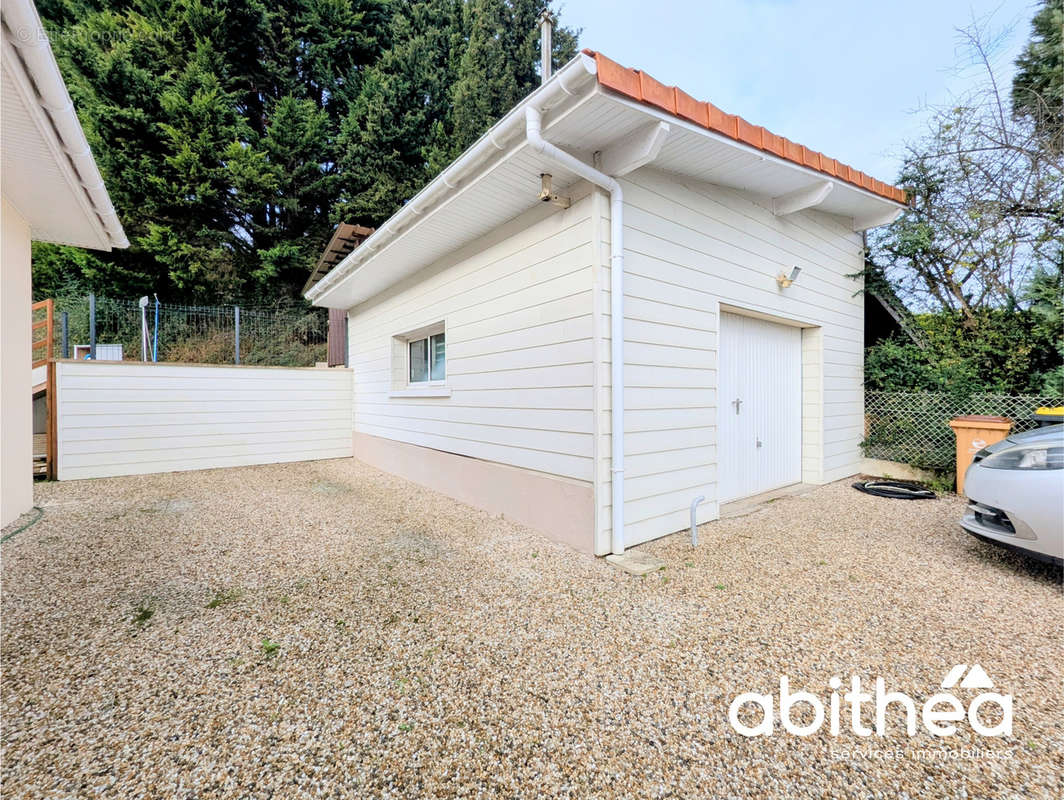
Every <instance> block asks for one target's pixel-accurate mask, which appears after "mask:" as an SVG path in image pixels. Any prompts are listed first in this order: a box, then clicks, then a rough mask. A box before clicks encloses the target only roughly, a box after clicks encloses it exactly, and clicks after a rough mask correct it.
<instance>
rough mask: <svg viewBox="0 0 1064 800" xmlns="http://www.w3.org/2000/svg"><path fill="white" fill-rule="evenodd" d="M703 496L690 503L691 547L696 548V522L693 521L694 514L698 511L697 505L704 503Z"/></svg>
mask: <svg viewBox="0 0 1064 800" xmlns="http://www.w3.org/2000/svg"><path fill="white" fill-rule="evenodd" d="M705 499H706V497H705V495H701V494H700V495H699V496H698V497H696V498H695V499H694V500H692V501H691V547H698V522H697V520H696V519H695V512H696V510H697V509H698V504H699V503H702V502H704V501H705Z"/></svg>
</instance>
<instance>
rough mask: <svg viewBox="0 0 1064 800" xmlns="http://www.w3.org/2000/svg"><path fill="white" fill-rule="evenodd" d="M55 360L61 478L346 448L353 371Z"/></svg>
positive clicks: (340, 452)
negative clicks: (56, 361)
mask: <svg viewBox="0 0 1064 800" xmlns="http://www.w3.org/2000/svg"><path fill="white" fill-rule="evenodd" d="M56 367H57V373H56V384H57V388H58V394H57V397H58V426H57V427H58V462H59V473H58V477H59V479H60V480H69V479H74V478H98V477H105V476H112V475H136V474H141V473H149V472H170V471H177V470H188V469H207V468H211V467H234V466H243V465H247V464H269V463H275V462H281V461H308V460H312V459H322V458H341V457H345V456H350V455H351V450H352V441H351V400H352V386H351V372H350V370H346V369H328V370H326V369H282V368H261V367H236V366H233V367H213V366H200V365H184V364H144V363H138V362H125V363H105V362H87V361H61V362H58V363H57V365H56Z"/></svg>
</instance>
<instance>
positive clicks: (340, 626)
mask: <svg viewBox="0 0 1064 800" xmlns="http://www.w3.org/2000/svg"><path fill="white" fill-rule="evenodd" d="M346 627H347V623H346V622H344V621H343V620H342V619H338V620H336V629H337V630H338V631H342V630H343V629H344V628H346Z"/></svg>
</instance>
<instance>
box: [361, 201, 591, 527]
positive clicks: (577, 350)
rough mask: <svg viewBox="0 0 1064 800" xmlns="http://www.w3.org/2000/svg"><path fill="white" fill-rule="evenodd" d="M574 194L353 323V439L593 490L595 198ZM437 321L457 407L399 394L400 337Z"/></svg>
mask: <svg viewBox="0 0 1064 800" xmlns="http://www.w3.org/2000/svg"><path fill="white" fill-rule="evenodd" d="M573 194H574V203H573V205H572V207H570V208H569V209H566V210H564V211H562V210H559V209H558V208H557V207H555V206H551V205H541V206H537V207H536V208H535V209H534V210H533V211H530V212H528V213H527V214H525V215H522V216H521V217H518V218H517V219H515V220H514V221H512V222H511V223H508V224H506V225H504V226H502V227H501V228H500V229H498V230H497V231H496V232H495V233H494V234H492V235H491V236H490V237H486V238H485V239H484V240H481V241H479V242H477V243H475V244H474V245H473V246H470V247H466V248H463V249H462V250H460V251H458V252H456V253H454V254H452V255H451V256H449V257H447V258H445V259H443V260H442V261H440V262H437V263H436V264H433V265H431V266H429V267H427V268H426V269H424V270H422V271H421V272H419V273H417V274H416V275H414V276H413V277H412V278H410V279H409V280H406V281H404V282H402V283H400V284H398V285H397V286H395V287H393V288H391V289H389V290H387V291H386V292H384V293H382V294H381V295H379V296H377V297H375V298H374V299H372V300H370V301H368V302H366V303H363V304H361V305H359V306H356V307H354V308H352V309H351V310H350V311H349V312H348V346H349V360H348V363H349V364H350V365H351V368H352V370H353V372H354V377H355V400H354V426H355V429H356V431H358V432H359V433H364V434H370V435H373V436H380V437H384V438H388V439H394V440H397V441H402V442H408V443H410V444H415V445H421V446H424V447H431V448H434V449H437V450H444V451H447V452H451V453H459V454H462V455H466V456H472V457H476V458H481V459H486V460H489V461H495V462H499V463H503V464H508V465H511V466H516V467H523V468H526V469H532V470H538V471H541V472H546V473H550V474H554V475H562V476H566V477H569V478H575V479H578V480H585V481H591V479H592V477H593V472H594V454H593V429H594V424H595V421H594V413H593V405H592V399H593V393H592V382H593V379H594V369H593V366H592V362H593V354H594V348H593V346H592V339H593V335H594V327H593V313H592V308H593V306H592V281H593V269H592V264H593V258H594V256H593V248H592V242H591V225H590V214H591V199H590V197H589V196H588V189H587V188H586V187H583V188H580V189H577V190H576V191H574V192H573ZM441 320H442V321H443V322H444V323H445V328H446V337H447V378H446V388H447V389H448V390H449V391H450V396H445V397H422V398H418V397H400V396H395V394H396V393H395V389H396V386H395V383H396V372H397V370H400V369H401V364H400V363H398V362H397V361H396V359H395V354H396V351H395V348H394V347H393V337H395V336H396V335H399V334H403V333H404V332H406V331H412V330H416V329H418V328H421V327H423V326H426V325H432V324H435V323H437V322H439V321H441ZM400 361H401V359H400ZM590 533H591V532H590V531H589V535H590Z"/></svg>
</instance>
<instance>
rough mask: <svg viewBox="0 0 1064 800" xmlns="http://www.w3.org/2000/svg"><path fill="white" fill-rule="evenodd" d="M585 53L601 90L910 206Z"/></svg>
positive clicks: (891, 191) (800, 149)
mask: <svg viewBox="0 0 1064 800" xmlns="http://www.w3.org/2000/svg"><path fill="white" fill-rule="evenodd" d="M584 53H585V54H586V55H589V56H591V57H593V58H594V59H595V65H596V66H597V68H598V70H597V71H598V82H599V85H601V86H603V87H605V88H607V89H610V90H612V91H615V92H617V93H618V94H623V95H626V96H628V97H631V98H633V99H635V100H638V101H640V102H642V103H649V104H650V105H653V106H657V107H658V108H661V109H663V110H665V111H668V112H669V113H670V114H673V115H674V116H677V117H683V118H684V119H688V120H690V121H691V122H694V123H696V124H697V125H699V126H701V127H703V128H706V129H708V130H711V131H717V132H718V133H722V134H724V135H725V136H728V137H729V138H732V139H735V140H736V141H740V142H743V143H745V144H748V145H750V146H752V147H756V148H758V149H759V150H765V151H767V152H769V153H772V154H774V155H777V156H779V157H781V158H784V159H786V160H788V161H793V162H794V163H796V164H800V165H802V166H804V167H809V168H811V169H815V170H817V171H818V172H823V173H825V174H827V175H830V176H832V177H835V178H839V179H840V180H844V181H846V182H847V183H852V184H854V185H856V186H859V187H861V188H862V189H866V190H867V191H869V192H872V193H873V194H877V195H879V196H880V197H885V198H887V199H888V200H894V201H895V202H898V203H907V202H908V195H907V194H906V192H905V190H904V189H899V188H898V187H897V186H891V185H890V184H888V183H883V181H877V180H876V179H875V178H873V177H872V176H870V175H866V174H865V173H863V172H858V171H857V170H855V169H853V168H852V167H850V166H848V165H846V164H843V163H842V162H841V161H836V160H835V159H833V158H828V157H827V156H825V155H824V154H823V153H818V152H816V151H815V150H810V149H809V148H808V147H804V146H803V145H800V144H796V143H794V142H792V141H790V140H789V139H786V138H784V137H782V136H777V135H776V134H774V133H772V132H770V131H767V130H765V129H764V128H762V127H761V126H759V125H751V124H750V123H749V122H747V121H746V120H745V119H743V118H742V117H737V116H735V115H734V114H726V113H724V112H723V111H721V110H720V109H719V108H717V107H716V106H715V105H713V104H712V103H700V102H698V101H697V100H695V99H694V98H693V97H691V96H690V95H689V94H687V93H686V92H684V91H683V90H681V89H678V88H677V87H675V86H666V85H665V84H663V83H661V82H660V81H657V80H655V79H654V78H652V77H650V76H649V75H647V74H646V73H645V72H642V71H641V70H636V69H629V68H627V67H623V66H621V65H620V64H618V63H617V62H616V61H612V60H610V59H609V58H607V57H606V56H604V55H602V53H598V52H595V51H594V50H584Z"/></svg>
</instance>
